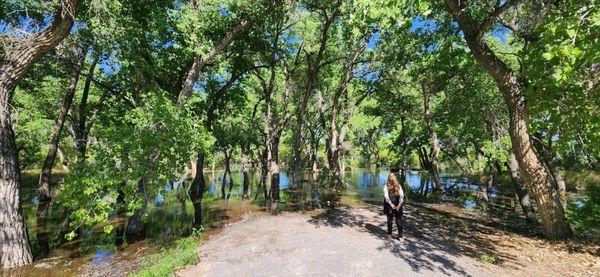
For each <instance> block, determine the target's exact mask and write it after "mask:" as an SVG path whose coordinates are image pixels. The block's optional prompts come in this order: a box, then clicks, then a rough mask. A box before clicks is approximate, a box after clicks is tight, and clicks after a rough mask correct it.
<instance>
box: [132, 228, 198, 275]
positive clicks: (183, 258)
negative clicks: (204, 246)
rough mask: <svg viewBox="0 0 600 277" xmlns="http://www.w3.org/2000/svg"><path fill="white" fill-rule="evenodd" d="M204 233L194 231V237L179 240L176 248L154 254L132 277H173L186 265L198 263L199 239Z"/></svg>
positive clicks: (143, 262)
mask: <svg viewBox="0 0 600 277" xmlns="http://www.w3.org/2000/svg"><path fill="white" fill-rule="evenodd" d="M201 236H202V231H201V230H199V231H194V235H192V236H190V237H186V238H181V239H179V240H177V242H176V246H175V247H172V248H170V249H165V248H163V249H162V250H161V251H160V252H159V253H156V254H153V255H151V256H149V257H148V258H146V259H145V260H144V261H142V264H141V266H142V268H143V269H142V270H140V271H138V272H136V273H133V274H131V275H129V276H132V277H162V276H173V275H174V274H175V272H176V271H177V270H179V269H181V268H183V267H185V266H186V265H189V264H193V263H196V262H197V261H198V255H197V253H196V248H197V247H198V244H199V243H200V242H199V237H201Z"/></svg>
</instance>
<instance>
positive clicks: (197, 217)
mask: <svg viewBox="0 0 600 277" xmlns="http://www.w3.org/2000/svg"><path fill="white" fill-rule="evenodd" d="M204 184H205V183H204V152H200V153H198V159H197V160H196V175H195V176H194V179H193V180H192V184H191V186H190V191H189V194H190V200H191V201H192V204H193V205H194V224H193V226H194V228H199V227H200V226H201V225H202V195H203V194H204Z"/></svg>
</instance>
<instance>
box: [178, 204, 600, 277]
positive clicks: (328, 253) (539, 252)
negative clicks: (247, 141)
mask: <svg viewBox="0 0 600 277" xmlns="http://www.w3.org/2000/svg"><path fill="white" fill-rule="evenodd" d="M404 214H405V220H404V226H405V240H404V241H398V240H392V241H388V240H386V239H385V236H386V232H385V230H386V226H385V217H384V216H383V215H382V212H381V207H379V206H376V205H369V204H367V205H361V206H358V207H346V208H337V209H328V210H325V211H321V212H311V213H290V212H286V213H280V214H276V215H258V216H251V217H248V218H246V219H244V220H242V221H241V222H238V223H235V224H232V225H229V226H228V227H226V228H225V229H224V230H223V231H222V232H221V233H220V234H217V235H215V236H213V237H210V238H209V239H208V240H207V241H206V243H205V244H203V245H202V246H201V247H200V248H199V249H198V251H199V257H200V260H199V263H198V264H197V265H193V266H188V267H187V268H185V269H183V270H181V271H179V273H178V275H180V276H288V275H299V276H383V275H390V274H392V275H400V276H408V275H410V276H417V275H426V276H447V275H451V276H507V275H513V276H600V258H599V257H600V248H599V247H598V245H595V244H593V243H586V242H582V241H581V240H579V241H568V242H556V243H554V242H547V241H545V240H543V239H540V238H538V237H536V236H535V235H530V234H522V233H519V232H518V231H515V230H513V229H512V228H511V227H510V226H502V225H501V224H499V223H497V222H491V221H487V220H485V219H482V218H478V216H477V215H476V214H468V213H465V212H464V211H463V210H462V209H454V210H453V209H448V208H447V206H439V205H431V204H418V205H407V206H406V207H405V212H404Z"/></svg>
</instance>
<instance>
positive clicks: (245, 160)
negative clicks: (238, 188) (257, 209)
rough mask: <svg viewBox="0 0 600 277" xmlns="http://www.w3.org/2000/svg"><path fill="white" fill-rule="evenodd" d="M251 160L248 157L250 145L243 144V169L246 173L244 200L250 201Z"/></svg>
mask: <svg viewBox="0 0 600 277" xmlns="http://www.w3.org/2000/svg"><path fill="white" fill-rule="evenodd" d="M249 170H250V160H249V159H248V147H245V146H242V171H243V173H244V181H243V193H242V200H243V201H248V197H249V195H248V188H249V187H250V174H249V173H248V171H249Z"/></svg>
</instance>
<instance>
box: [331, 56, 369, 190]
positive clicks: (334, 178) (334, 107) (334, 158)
mask: <svg viewBox="0 0 600 277" xmlns="http://www.w3.org/2000/svg"><path fill="white" fill-rule="evenodd" d="M365 47H366V45H365V46H360V47H359V49H357V50H356V52H354V55H353V56H352V57H351V58H350V59H349V60H348V67H346V70H345V71H344V77H343V79H342V83H341V85H340V87H339V88H338V89H337V90H336V92H335V94H334V95H333V99H332V103H331V110H330V118H329V130H330V135H329V143H328V146H329V148H330V149H329V150H328V151H327V153H329V155H330V157H329V177H330V186H331V187H339V186H340V184H341V182H342V180H341V169H340V147H341V141H340V137H339V134H338V128H339V127H338V124H337V116H338V113H339V107H338V106H339V100H340V97H341V96H342V95H343V94H345V93H347V91H348V85H349V84H350V81H351V80H352V77H353V76H354V71H353V70H354V65H355V63H356V60H358V58H359V57H360V55H361V54H362V52H363V50H364V49H365Z"/></svg>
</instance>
